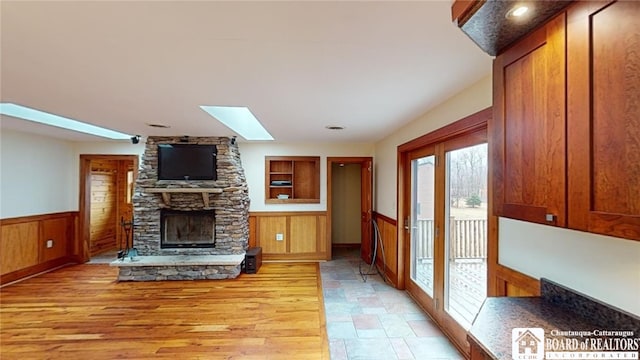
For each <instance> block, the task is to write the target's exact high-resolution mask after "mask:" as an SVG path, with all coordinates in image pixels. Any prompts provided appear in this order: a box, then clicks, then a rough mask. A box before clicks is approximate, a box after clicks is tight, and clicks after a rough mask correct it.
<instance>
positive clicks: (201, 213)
mask: <svg viewBox="0 0 640 360" xmlns="http://www.w3.org/2000/svg"><path fill="white" fill-rule="evenodd" d="M159 144H198V145H215V146H216V147H217V154H216V155H215V158H216V160H215V161H216V168H217V179H216V180H158V145H159ZM133 213H134V215H133V217H134V218H133V221H134V228H133V244H134V247H135V248H136V250H137V252H138V255H139V258H140V262H139V263H138V264H135V259H134V261H131V264H124V263H122V264H114V263H115V262H114V263H112V265H114V266H120V277H119V279H120V280H164V279H200V278H204V279H211V278H231V277H236V276H238V274H239V273H240V263H239V262H238V264H236V265H233V266H231V265H228V263H229V262H228V261H227V260H228V259H231V258H233V259H239V258H241V257H243V256H244V253H245V251H246V249H247V247H248V238H249V192H248V189H247V182H246V178H245V175H244V170H243V168H242V163H241V160H240V152H239V149H238V145H237V143H236V142H233V143H232V141H231V139H230V138H227V137H154V136H151V137H149V138H147V142H146V147H145V152H144V155H143V157H142V162H141V165H140V169H139V173H138V178H137V180H136V184H135V191H134V196H133ZM167 220H168V221H167ZM216 256H217V257H219V258H220V259H223V260H222V263H223V265H215V264H213V263H215V258H216ZM149 259H152V260H153V261H152V262H153V264H155V265H154V266H153V267H148V266H146V265H145V261H147V260H149ZM206 259H213V260H211V264H208V262H207V261H208V260H206ZM162 260H167V261H168V262H169V263H170V264H173V265H176V264H177V263H180V262H181V261H182V262H183V263H184V264H183V265H184V266H183V267H185V268H184V269H182V270H183V271H182V272H183V273H185V274H188V275H187V276H184V277H182V276H181V275H179V273H180V270H175V269H174V268H177V267H179V266H173V267H171V268H170V269H168V270H167V271H164V273H166V274H171V276H169V275H162V274H159V273H158V271H163V269H162V268H163V266H161V265H162ZM176 261H177V262H176ZM234 262H235V260H234ZM194 264H197V265H194ZM181 266H182V265H181ZM194 266H195V268H194ZM159 269H161V270H159ZM136 271H138V272H141V273H140V274H139V275H140V276H138V278H136V277H135V276H134V275H135V274H134V273H135V272H136ZM176 271H177V273H178V274H174V272H176ZM196 273H199V275H198V274H196Z"/></svg>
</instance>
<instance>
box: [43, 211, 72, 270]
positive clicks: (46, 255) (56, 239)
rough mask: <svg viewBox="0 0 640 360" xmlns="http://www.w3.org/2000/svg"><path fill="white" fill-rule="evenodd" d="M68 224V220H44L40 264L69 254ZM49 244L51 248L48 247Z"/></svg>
mask: <svg viewBox="0 0 640 360" xmlns="http://www.w3.org/2000/svg"><path fill="white" fill-rule="evenodd" d="M68 222H69V219H68V218H58V219H48V220H42V237H41V239H40V262H45V261H49V260H53V259H57V258H61V257H63V256H66V255H67V254H68V253H69V251H68V248H69V233H68V228H69V224H68ZM49 242H50V244H51V247H47V244H48V243H49Z"/></svg>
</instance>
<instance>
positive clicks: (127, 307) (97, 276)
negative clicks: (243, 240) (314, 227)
mask: <svg viewBox="0 0 640 360" xmlns="http://www.w3.org/2000/svg"><path fill="white" fill-rule="evenodd" d="M116 276H117V270H116V269H114V268H111V267H109V266H106V265H75V266H70V267H66V268H62V269H59V270H57V271H54V272H51V273H47V274H43V275H40V276H37V277H34V278H31V279H28V280H25V281H23V282H19V283H16V284H12V285H9V286H5V287H4V288H2V289H0V330H1V336H0V358H1V359H3V360H8V359H20V360H27V359H328V358H329V351H328V343H327V337H326V329H325V314H324V306H323V298H322V288H321V280H320V274H319V268H318V264H316V263H267V264H263V266H262V267H261V268H260V271H259V273H258V274H251V275H249V274H241V275H240V277H238V278H237V279H233V280H215V281H205V280H199V281H157V282H120V283H118V282H116V281H115V279H116Z"/></svg>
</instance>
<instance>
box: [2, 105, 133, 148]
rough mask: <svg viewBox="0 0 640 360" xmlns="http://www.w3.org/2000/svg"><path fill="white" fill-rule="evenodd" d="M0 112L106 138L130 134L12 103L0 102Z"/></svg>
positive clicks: (122, 136) (128, 136)
mask: <svg viewBox="0 0 640 360" xmlns="http://www.w3.org/2000/svg"><path fill="white" fill-rule="evenodd" d="M0 114H2V115H8V116H13V117H16V118H20V119H24V120H29V121H33V122H37V123H40V124H45V125H51V126H56V127H59V128H63V129H67V130H73V131H77V132H81V133H85V134H91V135H96V136H100V137H104V138H108V139H114V140H124V139H130V138H131V135H129V134H123V133H121V132H117V131H114V130H110V129H105V128H102V127H99V126H95V125H91V124H87V123H83V122H81V121H78V120H73V119H69V118H66V117H63V116H58V115H54V114H50V113H47V112H44V111H40V110H36V109H32V108H28V107H26V106H22V105H16V104H12V103H0Z"/></svg>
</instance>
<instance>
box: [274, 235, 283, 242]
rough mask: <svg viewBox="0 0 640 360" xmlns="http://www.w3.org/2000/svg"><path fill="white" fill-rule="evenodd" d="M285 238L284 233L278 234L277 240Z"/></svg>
mask: <svg viewBox="0 0 640 360" xmlns="http://www.w3.org/2000/svg"><path fill="white" fill-rule="evenodd" d="M282 240H284V235H283V234H276V241H282Z"/></svg>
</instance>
